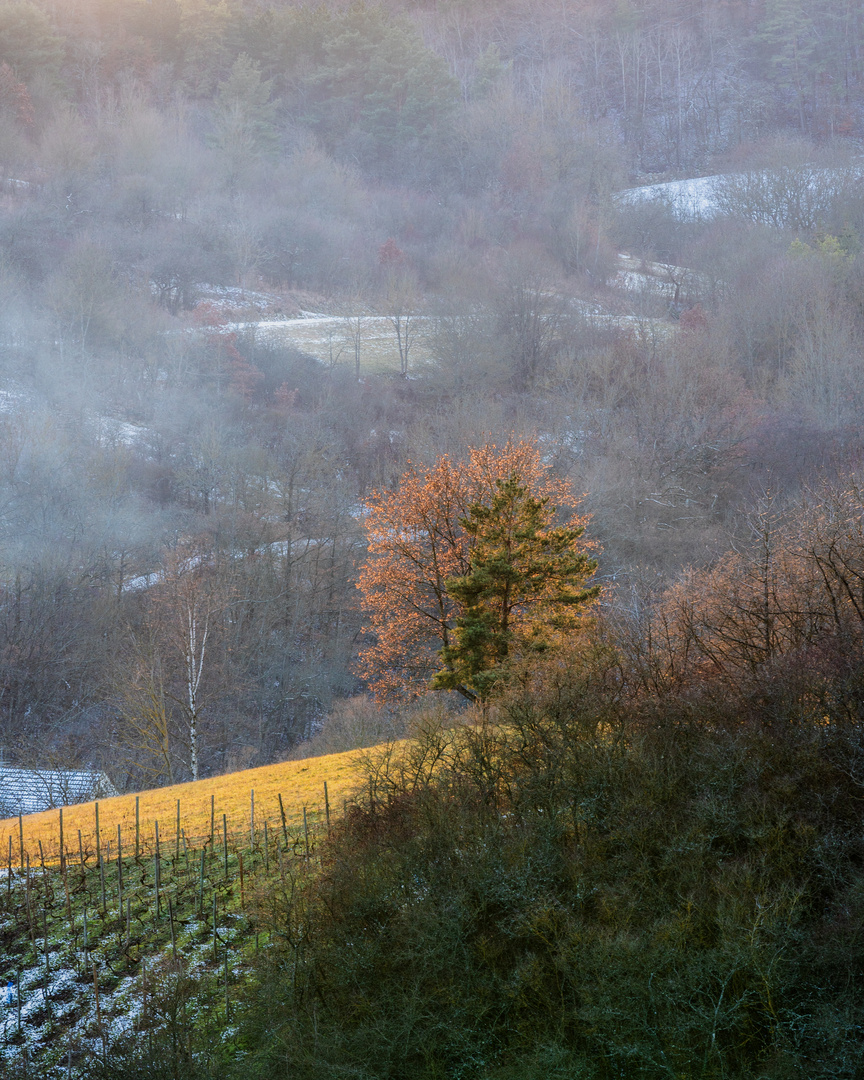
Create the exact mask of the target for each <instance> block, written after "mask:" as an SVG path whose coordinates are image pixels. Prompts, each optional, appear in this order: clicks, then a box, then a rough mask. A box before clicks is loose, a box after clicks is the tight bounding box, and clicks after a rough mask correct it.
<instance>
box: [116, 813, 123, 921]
mask: <svg viewBox="0 0 864 1080" xmlns="http://www.w3.org/2000/svg"><path fill="white" fill-rule="evenodd" d="M122 843H123V837H122V833H121V831H120V822H119V821H118V822H117V904H118V907H119V910H120V918H121V919H122V918H123V848H122V846H121V845H122Z"/></svg>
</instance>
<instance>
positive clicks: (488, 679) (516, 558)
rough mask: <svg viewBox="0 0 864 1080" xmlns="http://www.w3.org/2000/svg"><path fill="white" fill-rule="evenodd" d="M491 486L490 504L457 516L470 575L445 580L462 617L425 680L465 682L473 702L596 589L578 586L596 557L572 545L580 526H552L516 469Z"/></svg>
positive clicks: (550, 515) (443, 685) (571, 617)
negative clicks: (467, 544) (466, 542)
mask: <svg viewBox="0 0 864 1080" xmlns="http://www.w3.org/2000/svg"><path fill="white" fill-rule="evenodd" d="M497 488H498V490H497V493H496V495H495V496H494V498H493V499H492V501H491V503H490V504H489V505H484V504H483V503H474V504H473V505H472V506H471V507H470V510H469V513H468V516H467V517H465V518H463V519H462V521H461V524H462V526H463V528H464V529H465V531H466V532H467V533H468V535H469V536H470V537H471V539H472V542H473V548H472V554H471V572H470V573H469V574H467V575H466V576H465V577H458V578H450V579H449V580H448V581H447V591H448V593H449V594H450V595H451V596H452V597H453V598H454V599H456V600H458V601H459V603H460V604H461V605H462V607H463V614H462V615H460V616H459V618H458V619H457V620H456V628H455V631H454V633H453V643H452V644H450V645H448V646H445V647H444V648H443V649H442V650H441V653H440V656H441V660H442V661H443V664H444V668H443V669H442V670H441V671H439V672H438V673H437V674H436V675H435V677H434V679H433V683H432V685H433V686H434V687H435V688H436V689H456V688H459V687H464V688H466V689H468V690H469V691H470V692H471V693H473V694H475V695H476V696H477V698H479V699H480V700H485V699H486V698H487V697H488V696H489V693H490V691H491V689H492V687H493V686H494V684H495V682H496V680H497V679H498V677H499V676H500V674H501V672H502V670H503V668H502V665H504V664H505V663H506V662H507V660H508V659H511V658H514V657H518V656H523V655H525V654H527V653H538V652H543V651H546V650H547V649H548V648H549V647H550V646H551V645H552V644H553V643H554V641H555V639H556V637H557V636H558V635H560V634H561V632H562V631H565V630H568V629H572V628H573V627H574V626H575V623H576V621H577V620H578V618H579V614H580V610H581V609H582V608H584V606H585V605H586V604H587V603H588V602H589V601H590V600H592V599H593V598H594V597H596V596H597V594H598V592H599V586H596V585H595V586H590V587H587V588H586V587H585V582H586V581H587V580H588V578H590V576H591V574H593V572H594V570H595V569H596V568H597V562H596V560H595V559H592V558H591V557H590V556H589V555H588V554H587V553H586V551H585V549H584V545H580V544H579V540H580V537H581V536H582V534H583V532H584V531H585V530H584V528H583V527H582V526H567V525H558V526H556V525H555V524H554V518H555V507H554V506H552V505H551V504H550V502H549V500H548V499H537V498H534V497H533V496H532V495H530V493H529V491H528V488H527V487H526V486H525V485H524V484H522V483H521V482H520V480H519V477H518V476H517V475H516V474H515V473H514V474H513V475H511V476H510V477H509V478H508V479H507V480H499V481H498V483H497Z"/></svg>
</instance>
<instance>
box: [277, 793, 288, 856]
mask: <svg viewBox="0 0 864 1080" xmlns="http://www.w3.org/2000/svg"><path fill="white" fill-rule="evenodd" d="M279 813H280V814H281V815H282V837H283V839H284V840H285V850H286V851H287V850H288V825H287V823H286V821H285V807H284V806H283V805H282V792H281V791H280V792H279Z"/></svg>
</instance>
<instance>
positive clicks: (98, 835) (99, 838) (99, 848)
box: [93, 800, 102, 859]
mask: <svg viewBox="0 0 864 1080" xmlns="http://www.w3.org/2000/svg"><path fill="white" fill-rule="evenodd" d="M93 805H94V808H95V812H96V850H97V851H98V852H99V858H100V859H101V858H102V833H101V832H100V831H99V802H98V800H97V801H96V802H95V803H94V804H93Z"/></svg>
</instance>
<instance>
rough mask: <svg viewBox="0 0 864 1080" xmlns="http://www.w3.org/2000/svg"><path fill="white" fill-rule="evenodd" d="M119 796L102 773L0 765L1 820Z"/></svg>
mask: <svg viewBox="0 0 864 1080" xmlns="http://www.w3.org/2000/svg"><path fill="white" fill-rule="evenodd" d="M118 794H119V792H118V791H117V789H116V788H115V787H114V785H113V784H112V783H111V781H110V780H109V779H108V777H107V776H106V775H105V773H103V772H85V771H82V770H73V769H18V768H14V767H12V766H10V765H3V764H0V817H15V816H16V815H17V814H36V813H38V812H39V811H40V810H51V809H53V808H54V807H57V806H70V805H71V804H72V803H80V802H90V801H91V800H92V799H105V798H109V797H110V796H111V795H118Z"/></svg>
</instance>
